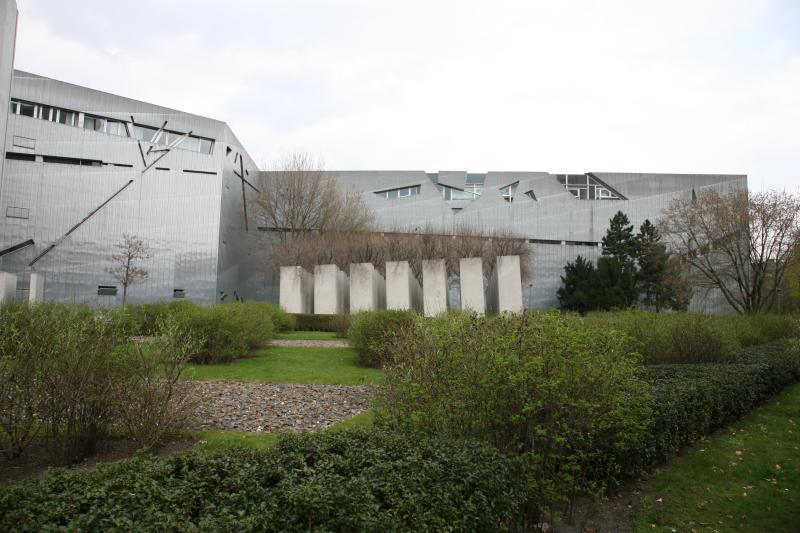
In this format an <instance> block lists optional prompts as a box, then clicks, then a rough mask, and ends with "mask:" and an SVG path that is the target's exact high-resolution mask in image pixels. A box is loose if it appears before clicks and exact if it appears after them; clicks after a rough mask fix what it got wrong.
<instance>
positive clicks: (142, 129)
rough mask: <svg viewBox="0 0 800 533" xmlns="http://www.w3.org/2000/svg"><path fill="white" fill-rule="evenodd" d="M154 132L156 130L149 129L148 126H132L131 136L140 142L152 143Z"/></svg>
mask: <svg viewBox="0 0 800 533" xmlns="http://www.w3.org/2000/svg"><path fill="white" fill-rule="evenodd" d="M156 131H158V130H157V129H156V128H151V127H150V126H141V125H139V124H135V125H134V126H133V136H134V137H136V138H137V139H139V140H140V141H146V142H150V141H152V140H153V136H154V135H155V134H156Z"/></svg>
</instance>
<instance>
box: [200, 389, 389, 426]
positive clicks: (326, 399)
mask: <svg viewBox="0 0 800 533" xmlns="http://www.w3.org/2000/svg"><path fill="white" fill-rule="evenodd" d="M194 383H196V384H197V387H198V388H199V389H200V391H201V393H202V394H203V395H204V396H206V397H207V398H208V400H209V401H208V402H206V403H205V405H204V406H203V407H202V408H201V413H200V420H201V421H202V422H201V424H200V428H202V429H211V428H213V429H237V430H240V431H265V432H269V431H317V430H320V429H325V428H327V427H328V426H331V425H333V424H335V423H337V422H341V421H342V420H346V419H348V418H352V417H354V416H355V415H357V414H359V413H362V412H363V411H365V410H367V409H369V408H370V407H371V406H372V393H373V390H374V389H373V388H372V387H367V386H349V385H300V384H284V383H246V382H239V381H196V382H194Z"/></svg>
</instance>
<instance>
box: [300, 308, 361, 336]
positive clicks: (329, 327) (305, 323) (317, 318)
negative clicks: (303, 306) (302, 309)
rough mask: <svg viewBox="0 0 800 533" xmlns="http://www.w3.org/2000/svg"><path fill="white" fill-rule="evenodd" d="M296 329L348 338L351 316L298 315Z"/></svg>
mask: <svg viewBox="0 0 800 533" xmlns="http://www.w3.org/2000/svg"><path fill="white" fill-rule="evenodd" d="M292 317H294V319H295V327H294V329H295V330H297V331H331V332H333V333H336V336H337V337H340V338H344V337H346V336H347V328H349V327H350V315H314V314H310V313H296V314H293V315H292Z"/></svg>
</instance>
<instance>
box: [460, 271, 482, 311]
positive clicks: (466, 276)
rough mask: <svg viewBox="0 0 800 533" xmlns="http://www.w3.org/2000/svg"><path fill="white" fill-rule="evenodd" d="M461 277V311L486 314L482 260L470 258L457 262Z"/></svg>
mask: <svg viewBox="0 0 800 533" xmlns="http://www.w3.org/2000/svg"><path fill="white" fill-rule="evenodd" d="M459 272H460V277H461V309H463V310H464V311H474V312H476V313H478V314H479V315H482V314H484V313H485V312H486V295H485V293H484V288H483V260H482V259H481V258H480V257H470V258H466V259H461V260H460V261H459Z"/></svg>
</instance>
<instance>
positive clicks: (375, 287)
mask: <svg viewBox="0 0 800 533" xmlns="http://www.w3.org/2000/svg"><path fill="white" fill-rule="evenodd" d="M383 292H384V281H383V276H381V274H380V272H378V270H377V269H376V268H375V266H374V265H373V264H372V263H354V264H352V265H350V312H351V313H358V312H359V311H373V310H375V309H381V308H382V307H383V305H384V304H383V297H382V293H383Z"/></svg>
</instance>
